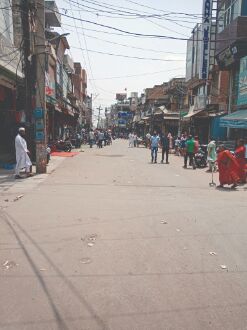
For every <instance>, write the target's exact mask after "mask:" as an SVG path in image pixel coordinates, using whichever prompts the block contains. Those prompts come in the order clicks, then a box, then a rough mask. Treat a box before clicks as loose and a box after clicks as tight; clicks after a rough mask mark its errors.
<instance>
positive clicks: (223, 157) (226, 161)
mask: <svg viewBox="0 0 247 330" xmlns="http://www.w3.org/2000/svg"><path fill="white" fill-rule="evenodd" d="M217 162H218V168H219V181H220V185H219V188H222V187H223V186H224V185H225V184H228V185H231V184H232V187H231V188H236V186H237V184H238V183H239V182H240V178H239V165H238V162H237V160H236V159H235V157H234V156H233V155H232V154H231V152H230V151H229V150H226V149H225V147H224V146H220V147H219V151H218V158H217Z"/></svg>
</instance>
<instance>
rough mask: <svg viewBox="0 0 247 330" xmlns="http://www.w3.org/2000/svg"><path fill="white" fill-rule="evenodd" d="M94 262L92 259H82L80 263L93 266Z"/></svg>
mask: <svg viewBox="0 0 247 330" xmlns="http://www.w3.org/2000/svg"><path fill="white" fill-rule="evenodd" d="M91 262H92V260H91V259H90V258H82V259H81V260H80V263H82V264H84V265H87V264H91Z"/></svg>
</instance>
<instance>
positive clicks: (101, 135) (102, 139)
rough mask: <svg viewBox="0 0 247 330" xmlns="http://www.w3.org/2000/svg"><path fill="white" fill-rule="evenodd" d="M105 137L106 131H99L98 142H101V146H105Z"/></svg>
mask: <svg viewBox="0 0 247 330" xmlns="http://www.w3.org/2000/svg"><path fill="white" fill-rule="evenodd" d="M104 138H105V135H104V133H103V132H102V130H100V131H99V134H98V140H99V141H98V144H99V148H103V141H104Z"/></svg>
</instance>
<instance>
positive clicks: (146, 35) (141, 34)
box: [52, 10, 189, 41]
mask: <svg viewBox="0 0 247 330" xmlns="http://www.w3.org/2000/svg"><path fill="white" fill-rule="evenodd" d="M52 11H53V12H55V13H58V14H59V12H58V11H57V10H52ZM61 15H62V16H64V17H67V18H71V19H75V20H77V21H81V22H85V23H89V24H93V25H97V26H101V27H103V28H106V29H110V30H114V31H118V32H122V33H126V34H128V35H135V36H138V37H149V38H159V39H171V40H181V41H187V40H189V38H178V37H172V36H166V35H157V34H144V33H137V32H130V31H126V30H122V29H119V28H116V27H113V26H109V25H105V24H100V23H96V22H93V21H89V20H86V19H81V18H78V17H73V16H71V15H67V14H61Z"/></svg>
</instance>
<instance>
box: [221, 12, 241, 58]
mask: <svg viewBox="0 0 247 330" xmlns="http://www.w3.org/2000/svg"><path fill="white" fill-rule="evenodd" d="M246 41H247V17H246V16H239V17H237V18H236V19H235V20H234V21H232V22H231V24H229V25H228V26H226V28H225V29H224V30H223V31H222V32H220V33H219V34H218V35H217V43H216V56H218V57H219V56H220V54H221V53H222V52H224V51H230V52H231V54H232V56H233V57H236V56H237V57H240V56H241V53H243V52H244V51H246ZM233 46H236V47H233ZM243 55H245V54H243Z"/></svg>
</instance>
